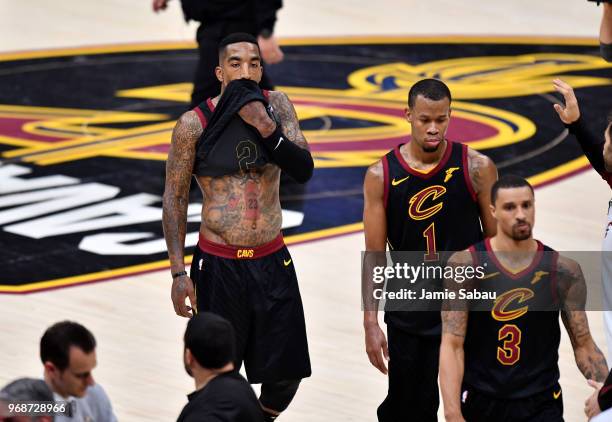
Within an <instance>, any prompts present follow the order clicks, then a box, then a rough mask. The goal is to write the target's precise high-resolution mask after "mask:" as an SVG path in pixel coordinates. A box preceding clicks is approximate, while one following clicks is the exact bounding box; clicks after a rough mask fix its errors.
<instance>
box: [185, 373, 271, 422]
mask: <svg viewBox="0 0 612 422" xmlns="http://www.w3.org/2000/svg"><path fill="white" fill-rule="evenodd" d="M187 398H188V399H189V403H187V405H186V406H185V407H184V408H183V411H182V412H181V414H180V415H179V417H178V419H177V422H263V414H262V411H261V407H260V406H259V401H258V400H257V397H256V396H255V392H254V391H253V389H252V388H251V385H250V384H249V383H248V382H247V380H245V379H244V378H243V377H242V376H241V375H240V374H239V373H237V372H235V371H231V372H226V373H224V374H221V375H218V376H217V377H215V378H213V379H212V380H211V381H209V382H208V384H206V386H205V387H204V388H202V389H201V390H197V391H194V392H193V393H191V394H189V395H188V396H187Z"/></svg>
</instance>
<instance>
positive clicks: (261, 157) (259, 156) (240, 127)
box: [193, 91, 271, 177]
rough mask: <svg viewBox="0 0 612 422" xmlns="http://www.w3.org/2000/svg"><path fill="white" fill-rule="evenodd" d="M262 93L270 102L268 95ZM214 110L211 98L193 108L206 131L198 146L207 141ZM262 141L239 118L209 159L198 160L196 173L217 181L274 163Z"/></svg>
mask: <svg viewBox="0 0 612 422" xmlns="http://www.w3.org/2000/svg"><path fill="white" fill-rule="evenodd" d="M263 93H264V96H265V97H266V98H268V95H269V93H268V91H263ZM214 110H215V106H214V105H213V103H212V101H211V99H210V98H209V99H208V100H206V101H204V102H203V103H201V104H200V105H198V106H197V107H196V108H194V111H195V112H196V114H197V115H198V117H199V118H200V122H201V123H202V127H203V129H204V130H203V131H202V135H201V136H200V140H199V141H198V145H199V144H200V142H201V141H202V139H203V138H204V134H205V133H206V126H207V122H209V121H210V119H211V117H212V114H213V112H214ZM260 139H261V135H260V134H259V132H258V131H257V129H255V128H254V127H252V126H250V125H248V124H246V123H245V122H244V121H243V120H242V119H241V118H240V116H238V115H236V116H234V118H233V119H232V120H231V121H230V123H229V124H228V125H227V127H226V128H225V129H224V130H223V132H222V134H221V136H220V139H219V140H218V141H217V142H215V144H214V146H213V147H212V149H211V150H210V152H209V153H208V155H207V156H206V157H205V158H204V159H203V160H201V159H199V158H198V157H197V156H196V160H195V162H194V171H193V173H194V174H197V175H198V176H213V177H217V176H225V175H227V174H234V173H238V172H239V171H247V170H250V169H253V168H260V167H263V166H265V165H266V164H267V163H269V162H271V159H270V157H269V154H268V153H267V151H266V149H265V148H264V147H263V145H261V141H260Z"/></svg>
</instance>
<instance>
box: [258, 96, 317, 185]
mask: <svg viewBox="0 0 612 422" xmlns="http://www.w3.org/2000/svg"><path fill="white" fill-rule="evenodd" d="M270 104H271V106H272V108H273V111H274V114H275V115H276V116H277V117H278V118H279V120H280V123H281V127H276V129H275V130H274V132H273V133H272V134H271V135H269V136H265V135H263V133H262V136H264V137H265V139H264V140H263V145H264V147H265V148H266V149H267V151H268V152H269V153H270V155H271V156H272V160H274V162H275V163H276V164H277V165H278V166H279V167H280V168H281V170H283V171H284V172H286V173H287V174H289V175H290V176H291V177H293V178H294V179H295V180H296V181H297V182H299V183H305V182H307V181H308V180H309V179H310V178H311V177H312V172H313V169H314V162H313V160H312V156H311V155H310V150H309V148H308V143H307V142H306V138H305V137H304V134H303V133H302V131H301V129H300V123H299V120H298V117H297V114H296V112H295V108H294V107H293V104H292V103H291V101H290V100H289V97H287V95H286V94H284V93H282V92H278V91H274V92H270Z"/></svg>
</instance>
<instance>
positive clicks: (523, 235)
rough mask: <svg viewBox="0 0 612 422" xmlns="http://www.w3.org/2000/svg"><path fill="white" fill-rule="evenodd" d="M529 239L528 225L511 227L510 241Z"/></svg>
mask: <svg viewBox="0 0 612 422" xmlns="http://www.w3.org/2000/svg"><path fill="white" fill-rule="evenodd" d="M530 237H531V226H530V225H528V224H521V225H519V226H514V227H512V239H514V240H527V239H529V238H530Z"/></svg>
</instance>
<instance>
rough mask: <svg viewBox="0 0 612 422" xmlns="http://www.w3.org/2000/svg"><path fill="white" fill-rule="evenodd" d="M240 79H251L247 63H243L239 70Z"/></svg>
mask: <svg viewBox="0 0 612 422" xmlns="http://www.w3.org/2000/svg"><path fill="white" fill-rule="evenodd" d="M240 77H241V78H242V79H251V72H249V65H248V63H245V65H244V66H242V67H241V68H240Z"/></svg>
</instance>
